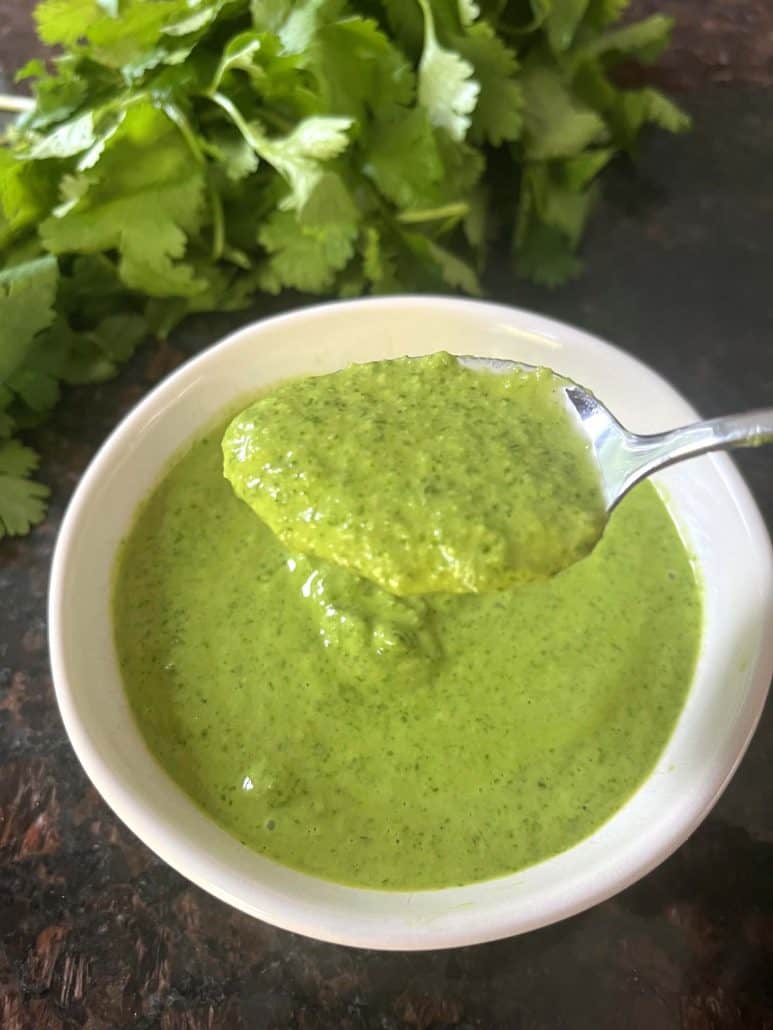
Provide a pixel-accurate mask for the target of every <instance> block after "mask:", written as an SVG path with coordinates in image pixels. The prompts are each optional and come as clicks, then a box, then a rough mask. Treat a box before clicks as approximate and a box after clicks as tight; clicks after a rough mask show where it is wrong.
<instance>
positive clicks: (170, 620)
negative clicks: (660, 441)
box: [115, 412, 701, 888]
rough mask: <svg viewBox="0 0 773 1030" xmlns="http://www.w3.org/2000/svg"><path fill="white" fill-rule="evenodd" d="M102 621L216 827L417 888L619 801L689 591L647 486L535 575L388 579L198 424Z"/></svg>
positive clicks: (637, 779) (674, 688) (599, 816)
mask: <svg viewBox="0 0 773 1030" xmlns="http://www.w3.org/2000/svg"><path fill="white" fill-rule="evenodd" d="M300 417H301V414H300V412H299V418H300ZM364 417H367V415H366V414H365V416H364ZM478 417H481V418H482V417H483V415H482V413H479V416H478ZM459 425H460V426H463V425H464V423H459ZM453 426H454V423H453V420H451V421H449V432H451V433H453V432H455V430H454V429H453ZM459 431H460V432H461V431H463V430H459ZM384 447H385V449H386V450H388V448H389V444H388V442H385V443H384ZM351 453H352V455H354V453H355V452H354V450H352V452H351ZM502 488H504V484H502V483H500V489H502ZM115 627H116V641H117V646H118V652H119V656H120V662H121V666H122V670H123V674H124V677H125V682H126V688H127V692H128V695H129V698H130V701H131V704H132V707H133V710H134V712H135V715H136V718H137V720H138V722H139V725H140V727H141V729H142V732H143V734H144V735H145V738H146V740H147V742H148V744H149V746H150V748H151V750H152V751H153V753H154V754H155V755H156V756H157V758H158V760H159V761H160V763H161V764H162V765H163V766H164V768H165V769H166V770H167V771H168V772H169V773H170V775H171V776H172V777H173V778H174V779H175V780H176V781H177V782H178V783H179V784H180V786H181V787H182V788H183V789H184V790H185V791H187V792H188V794H190V795H191V797H193V798H194V799H195V800H196V801H197V802H198V804H199V805H200V806H201V807H202V808H203V809H204V810H205V811H206V812H208V813H210V814H211V816H212V817H214V819H216V820H217V821H218V822H219V823H220V824H221V825H222V826H223V827H225V828H226V829H227V830H229V831H230V832H232V833H233V834H234V835H235V836H237V837H238V838H239V839H241V840H242V841H244V842H245V843H246V844H248V845H250V846H251V847H254V848H255V849H256V850H258V851H260V852H261V853H263V854H264V855H267V856H270V857H271V858H274V859H276V860H278V861H279V862H283V863H285V864H287V865H290V866H293V867H295V868H298V869H302V870H305V871H307V872H310V873H315V874H318V875H320V876H323V877H328V878H330V879H332V880H337V881H341V882H345V883H350V884H357V885H361V886H367V887H386V888H430V887H445V886H449V885H452V884H463V883H468V882H471V881H474V880H481V879H486V878H490V877H494V876H498V875H501V874H504V873H508V872H511V871H513V870H516V869H519V868H521V867H523V866H526V865H529V864H530V863H533V862H536V861H538V860H539V859H542V858H545V857H547V856H549V855H552V854H554V853H556V852H559V851H561V850H563V849H565V848H567V847H568V846H570V845H571V844H573V843H574V842H576V841H579V840H581V839H582V838H583V837H585V836H587V835H588V834H589V833H590V832H591V831H592V830H593V829H594V828H595V827H597V826H599V825H600V824H601V823H602V822H604V820H606V819H607V818H608V817H609V816H610V815H611V814H612V813H613V812H614V811H615V810H616V809H617V808H618V807H619V806H620V805H621V804H622V803H623V802H624V801H625V800H626V798H628V796H629V795H630V794H631V793H632V791H634V790H635V789H636V787H637V786H638V785H639V784H640V783H641V782H642V780H643V778H644V777H645V776H646V775H647V773H648V772H649V770H650V769H651V768H652V766H653V763H654V762H655V761H656V759H657V757H658V755H659V753H660V751H661V750H662V748H663V746H664V744H665V742H666V740H667V739H668V737H669V735H670V733H671V730H672V728H673V726H674V722H675V720H676V718H677V715H678V713H679V711H680V709H681V707H682V704H683V701H684V699H685V694H686V691H687V688H688V685H689V682H690V679H691V675H692V672H693V666H694V662H695V657H696V651H697V648H698V643H699V637H700V629H701V602H700V596H699V592H698V589H697V587H696V583H695V579H694V576H693V572H692V568H691V565H690V561H689V559H688V556H687V554H686V553H685V550H684V547H683V545H682V543H681V540H680V538H679V536H678V534H677V531H676V529H675V527H674V525H673V523H672V522H671V519H670V517H669V515H668V513H667V511H666V509H665V507H664V505H663V503H662V502H661V500H660V498H659V497H658V495H657V493H656V491H655V490H654V489H653V487H651V486H650V485H649V484H644V485H642V486H640V487H637V488H636V490H635V491H634V492H633V493H632V494H630V495H629V497H628V498H627V499H626V500H625V501H624V502H623V504H622V505H621V506H620V507H619V509H618V510H617V511H616V512H615V513H614V515H613V516H612V519H611V521H610V523H609V525H608V527H607V530H606V532H605V534H604V537H603V539H602V540H601V542H600V544H599V545H598V546H597V547H596V548H595V550H594V551H593V553H592V554H591V555H590V556H589V557H587V558H586V559H585V560H583V561H581V562H579V563H578V564H576V565H574V566H572V567H571V568H569V569H568V570H567V571H565V572H563V573H561V574H560V575H558V576H556V577H555V578H553V579H551V580H547V581H541V582H537V583H534V584H529V585H527V586H521V587H517V588H511V589H509V590H506V591H501V592H493V593H487V594H482V593H478V594H467V595H464V594H450V593H433V594H429V595H427V596H423V597H407V598H402V599H401V598H397V597H394V596H392V595H391V594H387V593H385V592H384V591H383V590H381V589H380V588H379V587H378V586H376V585H375V584H374V583H372V582H370V581H369V580H365V579H361V578H360V577H358V576H357V575H356V574H354V573H352V572H350V571H348V570H346V569H342V568H339V567H335V566H332V565H329V564H327V563H326V562H324V561H321V560H314V559H310V558H308V557H304V556H303V555H301V554H298V553H295V552H292V553H289V552H288V551H287V550H286V549H285V546H284V545H283V544H282V543H280V541H279V540H278V539H277V537H276V536H275V535H274V534H273V533H272V532H271V530H269V529H268V528H267V526H266V525H265V524H264V523H263V522H262V521H261V520H260V519H258V518H256V517H255V515H254V514H253V512H252V511H251V510H250V509H249V507H248V506H247V505H246V504H243V503H242V502H241V501H240V500H238V499H237V498H236V496H235V495H234V493H233V491H232V489H231V487H230V486H229V484H228V483H227V482H226V480H225V479H224V478H223V475H222V458H221V450H220V432H213V433H212V434H210V435H209V436H207V437H206V438H205V439H203V440H200V441H199V442H197V443H195V444H194V445H193V446H192V447H191V449H190V450H189V451H188V453H187V454H185V455H184V456H183V457H182V458H181V459H180V460H179V461H178V462H177V464H176V465H175V466H174V467H173V468H172V469H171V471H170V472H169V473H168V474H167V475H166V476H165V478H164V479H163V480H162V482H161V483H160V484H159V485H158V486H157V488H156V489H155V490H154V492H153V493H152V495H151V496H150V498H149V500H148V501H147V502H146V504H145V505H144V506H143V508H142V509H141V511H140V513H139V516H138V518H137V521H136V524H135V526H134V528H133V530H132V532H131V534H130V536H129V538H128V540H127V542H126V544H125V546H124V549H123V552H122V555H121V559H120V561H119V565H118V570H117V577H116V587H115Z"/></svg>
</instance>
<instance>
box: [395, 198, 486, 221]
mask: <svg viewBox="0 0 773 1030" xmlns="http://www.w3.org/2000/svg"><path fill="white" fill-rule="evenodd" d="M469 210H470V205H469V204H466V203H464V201H457V202H456V203H454V204H445V205H444V206H443V207H427V208H421V209H420V210H415V211H401V212H400V214H399V215H398V216H397V221H398V222H404V223H406V224H407V225H411V224H413V223H414V222H435V221H439V220H441V219H443V218H464V216H465V215H466V214H467V212H468V211H469Z"/></svg>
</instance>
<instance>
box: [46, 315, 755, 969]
mask: <svg viewBox="0 0 773 1030" xmlns="http://www.w3.org/2000/svg"><path fill="white" fill-rule="evenodd" d="M441 348H442V349H446V350H449V351H451V352H456V353H467V354H469V353H477V354H481V355H490V356H496V357H503V358H513V359H517V360H521V361H525V362H530V363H533V364H546V365H549V366H551V367H552V368H554V369H556V370H557V371H558V372H561V373H563V374H564V375H567V376H571V377H572V378H573V379H576V380H577V381H578V382H580V383H583V384H585V385H586V386H588V387H590V388H591V389H593V390H594V391H595V392H596V393H597V394H598V395H599V396H600V397H601V398H602V399H603V400H604V401H605V402H606V403H607V404H608V405H609V406H610V408H611V409H612V411H613V412H615V413H616V414H617V415H618V416H619V417H620V419H621V420H622V421H623V423H624V424H625V425H626V426H628V427H630V428H631V429H633V430H635V431H637V432H645V433H646V432H655V431H658V430H663V429H667V428H671V427H673V426H676V425H679V424H682V423H685V422H687V421H690V420H691V419H693V418H694V417H695V412H694V411H693V410H692V409H691V408H690V406H689V405H688V404H687V403H686V402H685V401H684V400H683V399H682V398H681V397H680V396H679V395H678V394H677V393H676V392H675V391H674V390H673V389H672V388H671V387H670V386H669V385H668V384H667V383H666V382H664V381H663V380H662V379H660V378H659V377H658V376H657V375H655V373H654V372H652V371H650V370H649V369H648V368H646V367H645V366H644V365H642V364H640V363H639V362H638V361H635V360H634V359H633V358H631V357H629V356H627V355H626V354H624V353H622V352H621V351H619V350H616V349H615V348H614V347H611V346H609V345H608V344H606V343H603V342H601V341H600V340H598V339H596V338H594V337H592V336H589V335H588V334H587V333H583V332H580V331H578V330H577V329H572V328H570V327H569V326H566V325H562V324H560V323H557V322H553V321H550V320H549V319H546V318H542V317H540V316H538V315H534V314H529V313H527V312H523V311H518V310H515V309H512V308H507V307H499V306H497V305H493V304H483V303H478V302H473V301H465V300H451V299H446V298H417V297H395V298H389V299H383V300H381V299H379V300H367V301H352V302H348V303H341V304H330V305H324V306H320V307H314V308H307V309H305V310H301V311H297V312H294V313H292V314H288V315H283V316H280V317H278V318H272V319H270V320H268V321H264V322H258V323H256V324H254V325H250V326H248V327H247V328H245V329H242V330H240V331H239V332H237V333H235V334H234V335H232V336H230V337H228V339H226V340H224V341H223V342H222V343H220V344H219V345H218V346H216V347H213V348H211V349H210V350H208V351H206V352H205V353H204V354H202V355H201V356H200V357H198V358H196V359H195V360H194V361H191V362H190V363H189V364H187V365H185V366H184V367H183V368H182V369H180V370H179V371H178V372H176V373H175V374H174V375H172V376H171V377H170V378H169V379H167V380H166V381H165V382H163V383H162V384H161V385H160V386H159V387H157V388H156V389H155V390H154V391H153V392H152V393H151V394H150V395H149V396H148V397H147V398H146V399H145V400H144V401H143V402H142V403H141V404H140V405H138V407H137V408H135V410H134V411H133V412H132V413H131V414H130V415H129V416H128V417H127V418H126V419H125V420H124V421H123V422H122V423H121V425H120V426H119V427H118V429H117V430H116V431H115V432H114V433H113V435H112V436H111V437H110V439H109V440H108V441H107V443H106V444H105V445H104V446H103V447H102V449H101V450H100V452H99V454H98V455H97V457H96V458H95V459H94V461H93V463H92V465H91V466H90V468H89V469H88V471H87V472H86V474H85V476H84V477H83V479H82V481H81V483H80V486H79V487H78V489H77V491H76V493H75V496H74V497H73V500H72V503H71V504H70V507H69V510H68V512H67V514H66V516H65V519H64V523H63V525H62V530H61V534H60V536H59V542H58V544H57V548H56V554H55V556H54V564H53V572H52V578H51V593H50V609H49V620H50V621H49V625H50V647H51V663H52V666H53V674H54V683H55V687H56V694H57V698H58V701H59V707H60V709H61V713H62V718H63V719H64V724H65V726H66V728H67V732H68V734H69V736H70V740H71V741H72V745H73V747H74V748H75V751H76V753H77V755H78V757H79V759H80V761H81V762H82V763H83V767H84V769H85V770H86V772H87V773H88V775H89V777H90V778H91V780H92V781H93V783H94V785H95V786H96V787H97V789H98V790H99V791H100V793H101V794H102V795H103V797H104V798H105V800H106V801H107V802H108V804H109V805H110V806H111V807H112V808H113V809H114V811H115V812H116V813H117V814H118V816H120V818H121V819H122V820H123V821H124V822H125V823H126V824H127V826H129V827H130V829H132V830H133V831H134V832H135V833H136V834H137V836H138V837H140V838H141V839H142V840H143V841H144V842H145V843H146V844H147V845H148V846H149V847H151V848H152V849H153V850H154V851H155V852H157V854H159V855H160V856H161V857H162V858H163V859H164V860H165V861H167V862H168V863H169V864H170V865H172V866H174V868H175V869H177V870H179V871H180V872H181V873H182V874H183V875H185V876H187V877H188V878H189V879H190V880H192V881H193V882H194V883H197V884H198V885H199V886H201V887H203V888H204V889H205V890H208V891H210V892H211V893H212V894H214V895H216V896H217V897H219V898H222V899H223V900H224V901H227V902H228V903H229V904H231V905H234V906H235V907H237V908H240V909H242V910H243V911H245V912H248V913H250V914H251V915H254V916H257V917H259V918H260V919H264V920H266V921H268V922H270V923H274V924H276V925H277V926H281V927H285V928H287V929H289V930H294V931H296V932H297V933H302V934H307V935H309V936H313V937H318V938H321V939H323V940H329V941H336V942H341V943H344V944H352V945H360V946H365V947H372V948H391V949H419V948H443V947H451V946H454V945H462V944H471V943H475V942H478V941H486V940H492V939H495V938H498V937H505V936H509V935H511V934H516V933H522V932H523V931H526V930H531V929H534V928H536V927H539V926H543V925H545V924H547V923H551V922H554V921H555V920H558V919H562V918H564V917H566V916H569V915H572V914H573V913H575V912H579V911H581V910H583V909H585V908H588V907H589V906H591V905H593V904H595V903H597V902H599V901H601V900H603V899H604V898H607V897H609V896H610V895H612V894H614V893H615V892H617V891H619V890H621V889H622V888H623V887H625V886H627V885H628V884H630V883H632V882H633V881H634V880H636V879H638V878H639V877H641V876H643V875H644V874H645V873H646V872H648V871H649V870H650V869H652V868H653V867H654V866H656V865H657V864H658V863H659V862H662V861H663V859H665V858H666V857H667V856H668V855H669V854H670V853H671V852H672V851H674V849H675V848H676V847H677V846H678V845H679V844H680V843H681V842H682V841H684V840H685V838H686V837H687V836H688V835H689V834H690V833H691V832H692V831H693V830H694V829H695V827H696V826H697V825H698V823H699V822H700V821H701V819H703V817H704V816H705V815H706V813H707V812H708V811H709V809H710V808H711V806H712V805H713V804H714V802H715V801H716V800H717V798H718V797H719V795H720V793H721V792H722V790H723V788H724V787H725V785H726V784H727V782H728V780H729V779H730V777H731V775H732V773H733V771H734V770H735V768H736V766H737V764H738V762H739V761H740V759H741V756H742V755H743V752H744V750H745V748H746V746H747V744H748V741H749V738H750V737H751V734H752V732H753V730H754V727H755V725H756V723H757V720H758V718H759V715H760V712H761V710H762V706H763V703H764V700H765V695H766V692H767V687H768V683H769V681H770V676H771V671H773V634H771V633H770V627H771V622H772V621H773V587H772V578H773V577H772V564H773V563H772V561H771V549H770V541H769V539H768V535H767V532H766V530H765V527H764V524H763V522H762V519H761V518H760V515H759V512H758V510H757V508H756V507H755V505H754V502H753V500H752V498H751V496H750V494H749V492H748V490H747V488H746V486H745V485H744V483H743V481H742V480H741V477H740V476H739V475H738V473H737V472H736V470H735V468H734V466H733V465H732V463H731V462H730V461H729V460H728V459H727V458H726V457H724V456H712V457H703V458H699V459H696V460H694V461H691V462H689V463H687V464H685V465H682V466H680V467H676V468H674V469H670V470H669V471H667V472H665V473H663V474H661V475H660V476H659V477H658V483H659V485H660V488H661V490H662V492H663V493H664V496H665V497H666V499H667V502H668V504H669V507H670V509H671V512H672V514H673V516H674V518H675V519H676V521H677V523H678V525H679V527H680V530H681V532H682V534H683V536H684V538H685V540H686V541H687V544H688V546H689V547H690V549H691V550H692V552H693V553H694V555H695V557H696V560H697V563H698V566H699V569H700V575H701V578H702V580H703V584H704V589H705V609H706V611H705V631H704V637H703V645H702V650H701V654H700V659H699V662H698V667H697V671H696V674H695V681H694V683H693V685H692V689H691V691H690V694H689V697H688V699H687V703H686V705H685V708H684V711H683V712H682V715H681V717H680V718H679V722H678V724H677V727H676V729H675V731H674V734H673V736H672V738H671V740H670V741H669V743H668V745H667V747H666V749H665V751H664V753H663V755H662V756H661V759H660V761H659V762H658V764H657V767H656V769H655V770H654V772H653V773H652V775H651V776H650V777H649V778H648V780H647V781H646V782H645V783H644V784H643V785H642V787H641V788H640V789H639V790H638V791H637V792H636V794H635V795H634V796H633V797H632V798H631V799H630V801H629V802H628V803H627V804H626V805H625V806H624V807H623V808H622V809H620V811H618V812H617V814H616V815H615V816H613V818H611V819H610V820H609V821H608V822H607V823H606V824H605V825H604V826H602V827H601V829H599V830H598V831H597V832H596V833H594V834H593V836H591V837H589V838H588V839H587V840H584V841H583V842H582V843H580V844H578V845H576V846H575V847H573V848H571V849H570V850H568V851H565V852H564V853H563V854H561V855H558V856H556V857H554V858H551V859H549V860H547V861H545V862H541V863H539V864H538V865H536V866H533V867H531V868H529V869H525V870H521V871H520V872H518V873H515V874H513V875H511V876H506V877H504V878H502V879H498V880H492V881H489V882H487V883H482V884H475V885H472V886H468V887H460V888H453V889H448V890H439V891H420V892H411V893H408V892H405V893H385V892H379V891H368V890H359V889H353V888H349V887H342V886H338V885H336V884H332V883H328V882H326V881H323V880H319V879H316V878H314V877H311V876H307V875H304V874H302V873H298V872H294V871H293V870H291V869H287V868H285V867H284V866H281V865H277V864H276V863H274V862H272V861H269V860H267V859H265V858H263V857H261V856H260V855H257V854H255V853H254V852H252V851H250V850H248V849H247V848H245V847H244V846H242V845H241V844H239V843H238V841H236V840H235V839H234V838H233V837H231V836H230V835H229V834H227V833H226V832H225V831H223V830H221V829H219V828H218V827H217V826H216V825H215V824H214V823H213V822H211V821H210V820H209V819H208V818H207V816H205V815H204V814H203V813H202V812H201V811H200V810H199V809H198V808H197V807H196V806H195V805H194V804H193V803H192V802H191V801H190V800H189V799H188V798H187V797H186V795H185V794H183V793H182V792H181V791H180V789H179V788H178V787H177V786H175V784H174V783H173V782H172V780H171V779H170V778H169V777H168V776H167V775H166V773H165V772H164V771H163V770H162V769H161V767H160V766H159V765H157V763H156V762H155V760H154V759H153V758H152V757H151V755H150V753H149V752H148V749H147V748H146V746H145V744H144V742H143V740H142V737H141V736H140V733H139V731H138V729H137V727H136V725H135V723H134V721H133V718H132V716H131V713H130V710H129V706H128V704H127V701H126V697H125V695H124V691H123V687H122V684H121V679H120V675H119V669H118V666H117V662H116V656H115V650H114V646H113V635H112V625H111V613H110V583H111V573H112V569H113V562H114V558H115V554H116V548H117V546H118V543H119V541H120V540H121V537H122V536H123V535H124V534H125V533H126V532H127V530H128V529H129V527H130V525H131V522H132V516H133V513H134V511H135V509H136V507H137V505H138V503H139V502H140V501H141V500H142V499H143V498H144V497H145V495H146V494H147V493H148V491H149V490H150V488H151V487H152V486H153V485H154V484H155V483H156V481H157V480H158V479H159V477H160V475H161V473H162V471H163V469H164V466H165V464H166V463H167V462H168V460H169V458H170V457H171V456H172V455H173V454H174V453H175V452H176V451H177V450H178V449H179V448H180V447H181V446H182V445H183V444H185V443H186V442H187V441H189V440H191V439H192V438H193V437H195V436H196V434H197V433H198V431H199V430H201V429H203V428H204V427H205V426H206V425H207V424H208V423H209V422H210V421H211V419H212V418H213V416H215V415H216V414H218V413H220V412H222V411H223V410H224V409H225V408H227V407H228V406H229V404H232V403H233V402H234V401H235V400H241V399H243V398H244V397H245V394H249V393H250V392H251V391H255V392H257V391H258V390H260V389H262V388H263V387H265V386H267V385H268V384H271V383H273V382H276V381H277V380H280V379H283V378H286V377H288V376H292V375H297V374H300V373H320V372H328V371H332V370H334V369H338V368H341V367H342V366H343V365H345V364H347V363H348V362H351V361H367V360H372V359H375V358H386V357H395V356H397V355H401V354H424V353H427V352H430V351H435V350H438V349H441Z"/></svg>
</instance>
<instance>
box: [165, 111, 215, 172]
mask: <svg viewBox="0 0 773 1030" xmlns="http://www.w3.org/2000/svg"><path fill="white" fill-rule="evenodd" d="M161 110H162V111H163V112H164V114H165V115H166V116H167V118H169V120H170V121H172V122H174V124H175V125H176V126H177V128H178V129H179V130H180V132H181V134H182V136H183V139H184V140H185V142H186V143H187V144H188V148H189V149H190V152H191V153H192V154H193V156H194V158H195V159H196V162H197V163H198V164H200V165H201V166H202V167H205V166H206V163H207V159H206V157H205V156H204V152H203V151H202V149H201V147H200V146H199V142H198V140H197V139H196V137H195V135H194V134H193V130H192V129H191V127H190V125H189V124H188V119H187V118H186V117H185V115H184V114H183V112H182V111H181V110H180V108H179V107H178V106H177V104H174V103H172V101H171V100H164V101H163V102H162V104H161Z"/></svg>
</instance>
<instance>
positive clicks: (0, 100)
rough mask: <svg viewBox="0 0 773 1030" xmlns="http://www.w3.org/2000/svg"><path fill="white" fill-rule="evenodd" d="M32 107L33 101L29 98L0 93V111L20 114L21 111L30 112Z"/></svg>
mask: <svg viewBox="0 0 773 1030" xmlns="http://www.w3.org/2000/svg"><path fill="white" fill-rule="evenodd" d="M34 106H35V101H34V100H33V99H32V98H31V97H17V96H13V95H12V94H10V93H0V111H9V112H11V113H12V114H21V113H22V112H23V111H31V110H32V108H33V107H34Z"/></svg>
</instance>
